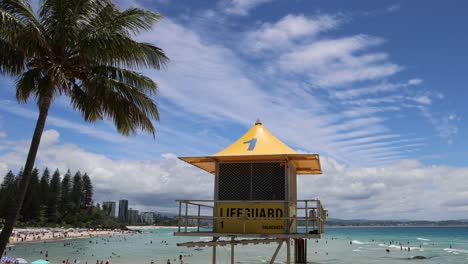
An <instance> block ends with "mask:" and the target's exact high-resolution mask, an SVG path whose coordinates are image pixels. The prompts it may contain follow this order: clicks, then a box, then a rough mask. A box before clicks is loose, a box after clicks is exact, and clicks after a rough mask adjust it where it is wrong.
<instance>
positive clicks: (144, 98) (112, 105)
mask: <svg viewBox="0 0 468 264" xmlns="http://www.w3.org/2000/svg"><path fill="white" fill-rule="evenodd" d="M72 103H73V106H74V108H75V109H77V110H79V111H80V112H81V113H82V114H83V117H84V118H85V119H86V120H87V121H95V120H98V119H101V118H103V117H109V118H110V119H112V120H113V121H114V124H115V126H116V128H117V130H118V131H119V132H120V133H122V134H124V135H132V134H135V133H136V131H137V130H138V129H140V130H143V131H147V132H149V133H151V134H153V136H154V133H155V128H154V126H153V123H152V121H151V120H156V121H158V120H159V112H158V108H157V106H156V104H155V102H154V101H153V100H152V99H151V98H150V97H149V96H148V95H146V94H145V93H144V92H142V91H140V90H139V89H137V88H135V87H131V86H129V85H127V84H124V83H122V82H118V81H116V80H112V79H105V78H104V79H101V78H94V79H91V80H87V81H85V82H83V83H82V85H81V87H79V88H78V87H76V86H75V87H74V91H73V96H72Z"/></svg>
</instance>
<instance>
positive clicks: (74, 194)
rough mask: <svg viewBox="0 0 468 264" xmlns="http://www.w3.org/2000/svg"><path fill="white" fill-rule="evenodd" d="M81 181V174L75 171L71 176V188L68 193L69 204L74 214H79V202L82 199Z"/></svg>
mask: <svg viewBox="0 0 468 264" xmlns="http://www.w3.org/2000/svg"><path fill="white" fill-rule="evenodd" d="M83 196H84V195H83V180H82V178H81V172H80V171H77V172H76V173H75V176H73V187H72V190H71V193H70V197H71V203H72V204H73V209H74V211H75V213H79V211H80V208H81V201H82V197H83Z"/></svg>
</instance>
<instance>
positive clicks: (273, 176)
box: [251, 162, 286, 200]
mask: <svg viewBox="0 0 468 264" xmlns="http://www.w3.org/2000/svg"><path fill="white" fill-rule="evenodd" d="M285 174H286V171H285V168H284V165H282V164H281V163H278V162H268V163H254V164H252V192H251V193H252V199H251V200H284V199H285V195H286V188H285Z"/></svg>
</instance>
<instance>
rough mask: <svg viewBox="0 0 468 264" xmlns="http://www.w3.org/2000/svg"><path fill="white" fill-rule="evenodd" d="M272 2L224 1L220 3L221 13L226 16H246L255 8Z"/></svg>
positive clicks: (260, 0) (256, 0)
mask: <svg viewBox="0 0 468 264" xmlns="http://www.w3.org/2000/svg"><path fill="white" fill-rule="evenodd" d="M272 1H273V0H225V1H222V2H221V5H222V6H223V11H224V12H226V13H227V14H231V15H238V16H246V15H248V14H249V12H250V10H252V9H254V8H255V7H257V6H259V5H262V4H265V3H269V2H272Z"/></svg>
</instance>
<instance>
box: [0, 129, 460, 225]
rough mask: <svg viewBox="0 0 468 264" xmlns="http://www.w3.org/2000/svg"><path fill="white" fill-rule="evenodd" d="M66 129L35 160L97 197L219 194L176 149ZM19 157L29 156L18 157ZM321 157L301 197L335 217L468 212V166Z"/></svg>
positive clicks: (158, 205) (150, 200)
mask: <svg viewBox="0 0 468 264" xmlns="http://www.w3.org/2000/svg"><path fill="white" fill-rule="evenodd" d="M59 136H60V135H59V134H58V132H57V131H53V130H47V131H45V133H44V139H45V140H44V142H47V143H46V144H44V145H42V146H41V149H40V151H39V154H38V157H37V163H36V164H37V165H38V166H39V167H40V168H44V167H45V166H47V167H49V168H51V169H55V168H59V169H60V171H62V172H65V171H66V169H70V170H72V171H76V170H80V171H82V172H87V173H88V174H89V175H90V176H91V178H92V181H93V184H94V187H95V200H96V201H98V202H100V201H102V200H109V199H110V200H117V199H123V198H127V199H129V200H130V204H132V206H133V207H136V208H145V209H157V210H165V211H173V212H175V211H176V203H175V202H174V200H175V199H212V197H213V184H214V181H213V176H212V175H210V174H208V173H206V172H203V171H201V170H199V169H197V168H195V167H193V166H190V165H188V164H186V163H184V162H182V161H180V160H178V159H177V158H176V156H175V155H174V154H171V153H167V154H164V155H162V156H161V158H160V159H159V160H154V161H138V160H135V161H134V160H125V159H124V160H115V159H111V158H108V157H106V156H105V155H101V154H96V153H93V152H88V151H85V150H83V149H82V148H80V147H77V146H75V145H72V144H62V143H60V141H59V140H58V139H59ZM25 143H27V142H25ZM20 145H21V147H20V148H15V149H11V150H10V152H8V153H7V154H4V155H3V156H0V175H1V177H3V176H4V175H5V174H6V172H7V171H8V170H9V169H12V170H14V171H17V170H18V169H19V168H20V167H21V166H22V162H24V160H25V158H26V151H27V144H20ZM6 157H7V158H6ZM15 160H21V161H22V162H21V163H19V164H17V163H16V162H15ZM321 163H322V169H323V173H324V174H322V175H303V176H298V183H299V184H298V186H299V187H298V188H299V190H298V191H299V198H300V199H313V198H315V197H319V198H320V199H322V202H323V204H324V206H325V207H326V208H327V209H329V211H330V216H331V217H341V218H358V217H359V218H361V217H362V218H373V219H383V218H387V219H388V218H391V219H398V218H411V219H415V218H419V219H441V218H442V219H447V218H462V217H465V218H466V217H467V215H466V211H457V209H458V208H460V206H463V205H466V203H463V202H461V201H462V199H463V198H466V190H467V189H468V180H467V179H466V177H465V176H466V175H467V173H468V168H463V167H462V168H453V167H445V166H424V165H422V164H421V163H420V162H419V161H417V160H402V161H399V162H397V163H394V164H390V165H388V166H385V167H380V168H377V167H361V168H350V167H348V166H345V165H343V164H341V163H339V162H337V161H336V160H334V159H331V158H327V157H325V156H322V158H321ZM187 183H190V184H187ZM435 212H437V213H435Z"/></svg>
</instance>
